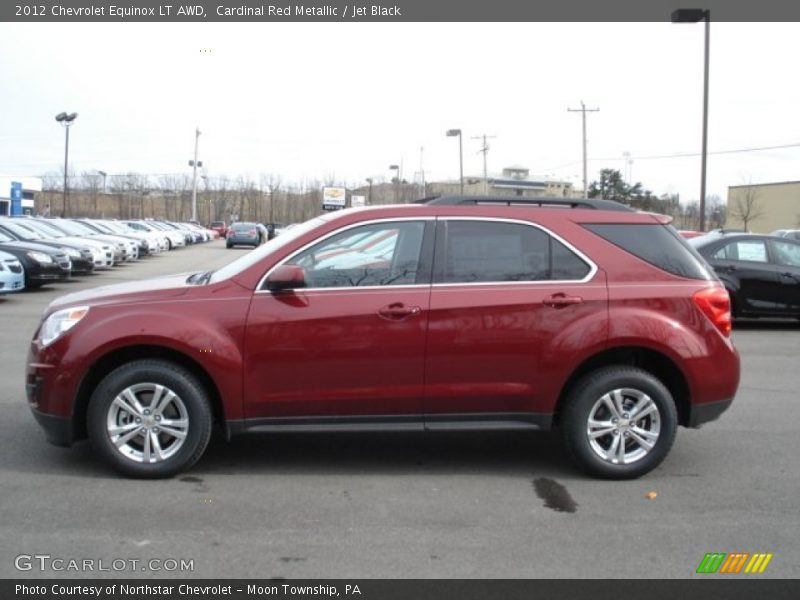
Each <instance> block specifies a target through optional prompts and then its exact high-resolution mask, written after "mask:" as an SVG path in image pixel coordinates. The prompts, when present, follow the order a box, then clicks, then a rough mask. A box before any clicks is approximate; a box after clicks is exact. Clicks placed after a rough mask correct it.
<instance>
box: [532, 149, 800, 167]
mask: <svg viewBox="0 0 800 600" xmlns="http://www.w3.org/2000/svg"><path fill="white" fill-rule="evenodd" d="M786 148H800V142H799V143H795V144H781V145H778V146H754V147H751V148H735V149H732V150H716V151H714V152H709V153H708V154H709V155H710V154H740V153H744V152H760V151H762V150H783V149H786ZM700 154H701V153H700V152H676V153H673V154H653V155H650V156H632V155H631V156H622V157H619V156H612V157H606V158H595V157H592V158H591V159H590V160H657V159H664V158H689V157H693V156H700ZM579 164H581V161H580V160H574V161H572V162H568V163H564V164H562V165H558V166H557V167H549V168H547V169H544V170H545V171H556V170H558V169H564V168H566V167H571V166H573V165H579Z"/></svg>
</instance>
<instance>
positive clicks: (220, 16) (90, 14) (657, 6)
mask: <svg viewBox="0 0 800 600" xmlns="http://www.w3.org/2000/svg"><path fill="white" fill-rule="evenodd" d="M679 8H695V9H703V10H709V11H710V16H711V19H712V20H714V21H742V22H745V21H762V22H772V21H797V20H800V3H798V2H787V0H760V1H758V2H756V1H755V0H699V1H697V2H692V1H691V0H526V1H521V0H491V1H485V0H391V1H387V2H375V1H372V0H370V1H362V0H330V1H325V0H308V1H290V0H189V1H188V2H186V3H178V2H174V1H173V0H160V1H159V0H38V1H37V0H34V1H30V2H26V1H22V0H16V1H12V2H2V3H0V21H17V22H22V21H27V22H37V21H38V22H212V21H216V22H237V21H238V22H243V21H244V22H246V21H250V22H259V21H261V22H274V23H280V22H290V21H310V22H315V21H328V22H351V23H353V22H365V21H382V22H437V21H438V22H456V21H459V22H468V21H478V22H505V21H517V22H519V21H530V22H533V21H597V22H614V21H630V22H635V21H669V20H670V19H671V15H672V13H673V11H675V10H676V9H679Z"/></svg>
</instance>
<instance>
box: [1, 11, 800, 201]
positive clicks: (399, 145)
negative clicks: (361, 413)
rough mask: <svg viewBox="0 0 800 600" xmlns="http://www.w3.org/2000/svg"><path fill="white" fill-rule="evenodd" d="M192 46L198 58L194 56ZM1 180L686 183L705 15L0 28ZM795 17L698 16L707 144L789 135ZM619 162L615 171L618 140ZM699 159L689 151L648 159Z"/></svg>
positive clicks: (721, 189) (784, 167)
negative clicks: (395, 176) (582, 110)
mask: <svg viewBox="0 0 800 600" xmlns="http://www.w3.org/2000/svg"><path fill="white" fill-rule="evenodd" d="M201 50H204V52H201ZM0 56H2V60H0V89H2V92H0V109H2V110H0V174H6V175H17V176H22V175H39V174H42V173H44V172H48V171H57V170H58V169H59V166H60V165H61V164H63V157H64V154H63V153H64V133H63V131H62V129H61V127H60V126H59V125H58V124H57V123H56V122H55V120H54V119H53V117H54V115H56V114H57V113H59V112H61V111H67V112H72V111H76V112H78V113H79V115H80V116H79V117H78V120H77V121H76V123H75V125H74V126H73V127H72V129H71V131H70V165H71V167H73V168H74V169H76V170H77V171H83V170H92V169H99V170H103V171H107V172H108V173H124V172H128V171H135V172H139V173H149V174H162V173H181V172H185V173H188V172H190V169H189V167H188V166H187V161H188V159H190V158H191V157H192V152H193V145H194V129H195V126H199V128H200V130H201V131H202V135H201V137H200V159H201V160H203V161H204V163H205V165H206V166H207V169H208V175H209V176H220V175H223V174H224V175H227V176H229V177H238V176H240V175H242V176H249V177H251V178H254V179H258V177H259V176H260V175H261V174H262V173H275V174H278V175H280V176H281V177H282V178H283V181H284V182H289V183H297V182H299V181H301V180H303V179H306V180H323V179H327V178H329V177H330V178H333V179H335V180H336V181H337V182H338V183H342V184H348V185H354V184H356V185H360V184H362V183H363V181H364V179H365V178H367V177H374V178H381V177H383V178H386V179H388V178H390V177H391V173H390V172H389V170H388V165H389V164H392V163H400V162H401V161H402V164H403V177H404V178H408V179H412V178H414V176H415V173H417V172H419V170H420V148H424V152H423V153H422V154H423V156H422V166H423V168H424V170H425V172H426V178H427V179H428V180H438V179H451V178H457V176H458V142H457V139H456V138H447V137H445V131H446V130H447V129H450V128H460V129H462V130H463V132H464V170H465V174H467V175H480V173H481V172H482V157H481V155H480V154H479V153H478V150H479V148H480V142H479V141H478V140H473V139H471V137H472V136H479V135H481V134H483V133H486V134H488V135H493V136H496V137H495V138H494V139H491V140H489V143H490V146H491V149H490V151H489V155H488V164H489V171H490V173H493V172H499V171H500V170H501V169H502V168H503V167H504V166H509V165H523V166H526V167H528V168H529V169H530V170H531V173H532V174H535V175H542V176H549V177H551V178H556V179H566V180H570V181H572V182H573V183H574V184H575V185H576V186H578V187H580V185H581V118H580V114H579V113H569V112H567V108H579V107H580V102H581V100H583V101H584V102H585V103H586V105H587V107H589V108H599V109H600V112H596V113H591V114H590V115H589V116H588V138H589V158H590V161H589V180H590V181H591V180H592V179H594V178H595V177H596V175H597V173H598V172H599V170H600V169H601V168H603V167H611V168H618V169H620V170H621V171H622V172H623V173H624V174H627V173H629V172H630V174H631V175H632V179H633V181H641V182H642V183H643V184H644V185H645V187H647V188H649V189H651V190H653V191H654V192H655V193H657V194H662V193H668V192H669V193H680V195H681V200H682V201H688V200H691V199H696V198H697V197H698V196H699V178H700V158H699V152H700V148H701V123H702V91H703V90H702V81H703V26H702V24H698V25H672V24H670V23H666V22H665V23H627V24H606V23H594V24H580V23H567V24H554V23H521V24H519V23H518V24H502V23H501V24H488V23H487V24H478V23H449V24H419V23H280V24H274V23H252V24H249V23H247V24H240V23H230V24H227V23H226V24H223V23H201V24H177V23H164V24H145V23H122V24H114V23H102V24H99V23H98V24H49V23H48V24H35V23H15V24H10V23H2V24H0ZM798 57H800V24H797V23H785V24H749V23H714V24H712V31H711V88H710V120H709V150H710V151H711V152H715V151H727V150H737V149H743V148H751V147H763V146H778V145H788V144H800V124H798V111H800V77H798V72H797V69H796V65H797V60H798ZM625 152H629V153H630V154H631V156H632V159H633V162H632V164H630V165H626V163H625V159H624V157H623V153H625ZM680 153H697V154H698V156H693V157H686V158H671V159H666V158H662V159H654V158H646V157H652V156H660V155H669V154H680ZM708 176H709V185H708V193H709V194H719V195H720V196H722V197H723V198H725V197H726V194H727V186H729V185H738V184H741V183H744V182H747V181H753V182H768V181H785V180H798V179H800V147H794V148H785V149H778V150H765V151H757V152H746V153H732V154H719V155H714V154H712V155H711V156H710V157H709V171H708Z"/></svg>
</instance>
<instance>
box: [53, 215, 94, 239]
mask: <svg viewBox="0 0 800 600" xmlns="http://www.w3.org/2000/svg"><path fill="white" fill-rule="evenodd" d="M53 225H55V226H56V227H58V228H59V229H63V230H64V231H66V232H67V233H70V234H72V235H78V236H86V235H96V234H97V232H96V231H92V230H91V229H85V228H83V227H81V226H80V225H78V224H77V223H74V222H72V221H68V220H66V219H59V220H57V221H55V222H54V223H53Z"/></svg>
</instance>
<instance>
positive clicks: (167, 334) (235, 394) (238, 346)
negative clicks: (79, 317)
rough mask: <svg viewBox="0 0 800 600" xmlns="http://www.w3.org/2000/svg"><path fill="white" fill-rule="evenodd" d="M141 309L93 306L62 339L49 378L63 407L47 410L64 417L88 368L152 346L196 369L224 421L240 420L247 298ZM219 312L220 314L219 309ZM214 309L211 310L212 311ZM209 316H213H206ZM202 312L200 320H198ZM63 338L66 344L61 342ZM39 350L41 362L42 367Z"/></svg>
mask: <svg viewBox="0 0 800 600" xmlns="http://www.w3.org/2000/svg"><path fill="white" fill-rule="evenodd" d="M182 304H184V306H181V307H180V308H181V309H182V310H176V303H175V302H174V301H173V302H170V303H168V304H167V303H164V305H163V307H162V306H159V304H158V303H154V304H145V305H142V306H141V307H129V308H128V310H126V311H124V312H119V311H115V310H112V309H113V307H102V306H101V307H93V308H92V310H91V312H90V315H91V318H90V320H89V321H88V322H86V323H83V322H82V323H79V324H78V325H77V326H76V328H75V330H74V334H75V335H72V334H73V331H71V332H70V333H69V334H67V335H66V336H65V338H64V339H61V340H57V341H56V342H55V343H54V344H53V346H54V348H53V351H54V352H55V351H57V350H58V348H55V347H56V346H58V345H60V344H63V346H62V350H63V354H61V356H60V364H58V366H57V369H56V372H57V375H56V378H55V385H56V387H57V389H60V390H63V394H59V395H60V396H61V398H60V400H61V403H63V404H64V406H62V407H60V410H58V408H59V407H53V408H54V409H56V412H58V413H60V414H65V415H66V414H70V413H71V412H72V404H73V402H74V399H75V397H76V395H77V391H78V389H79V386H80V383H81V381H82V380H83V378H84V377H85V376H86V375H87V373H89V372H90V370H91V368H92V367H93V366H94V365H96V364H97V362H98V361H99V360H101V359H102V358H103V357H105V356H107V355H109V354H110V353H112V352H115V351H118V350H122V349H124V348H130V347H135V346H157V347H162V348H166V349H169V350H171V351H173V352H178V353H181V354H183V355H184V356H186V357H188V358H189V359H190V360H192V361H194V362H195V363H197V364H198V365H200V367H202V368H203V369H204V370H205V372H206V373H207V374H208V376H209V377H210V378H211V379H212V380H213V382H214V384H215V385H216V387H217V389H218V390H219V393H220V396H221V399H222V404H223V410H224V412H225V418H226V419H238V418H241V417H242V365H243V360H242V341H243V338H244V325H243V324H244V315H245V313H246V310H247V305H248V299H240V300H233V299H230V300H227V301H226V302H224V307H223V306H220V304H221V303H219V302H217V301H214V300H206V301H204V302H191V301H189V302H185V303H182ZM223 308H224V310H223ZM215 309H216V310H215ZM212 312H213V313H214V314H213V315H212V314H211V313H212ZM201 313H202V317H201ZM67 338H68V339H67ZM47 350H49V349H43V351H42V358H43V359H44V360H43V361H42V362H47V356H46V354H47Z"/></svg>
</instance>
